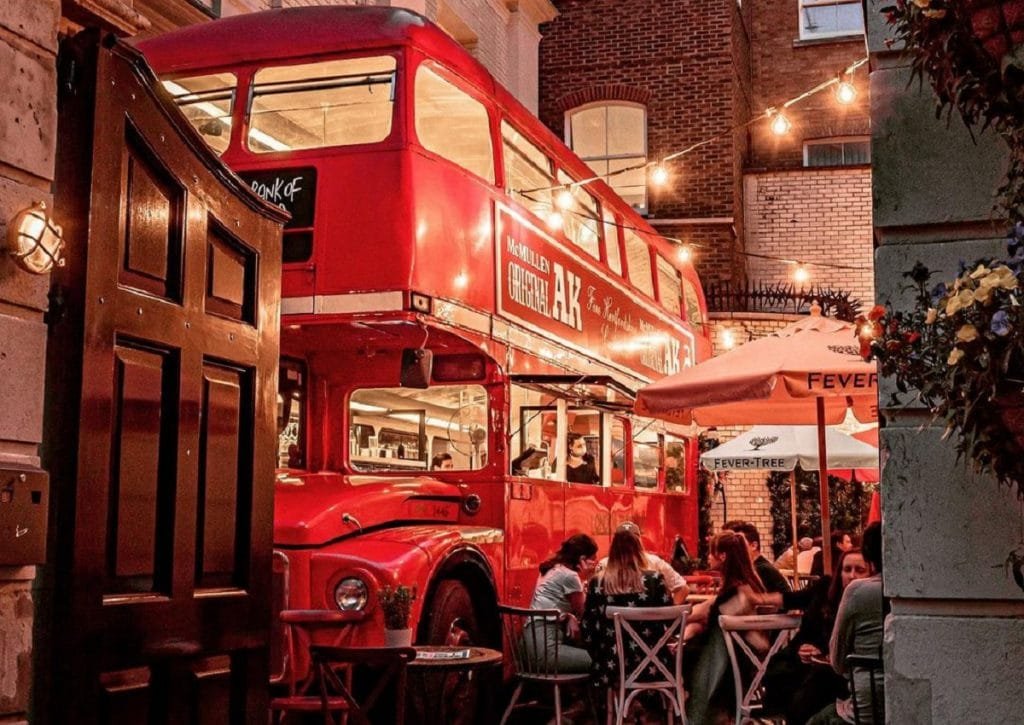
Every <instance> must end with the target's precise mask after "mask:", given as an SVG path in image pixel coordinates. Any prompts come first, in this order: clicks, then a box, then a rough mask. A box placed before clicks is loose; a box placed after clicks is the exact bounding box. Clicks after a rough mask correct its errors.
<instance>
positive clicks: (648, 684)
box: [605, 604, 690, 725]
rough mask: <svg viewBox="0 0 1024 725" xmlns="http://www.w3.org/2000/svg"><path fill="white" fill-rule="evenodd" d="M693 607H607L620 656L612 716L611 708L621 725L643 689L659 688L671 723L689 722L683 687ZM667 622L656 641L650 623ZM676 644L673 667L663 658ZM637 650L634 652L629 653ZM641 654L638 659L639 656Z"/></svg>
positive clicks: (611, 698)
mask: <svg viewBox="0 0 1024 725" xmlns="http://www.w3.org/2000/svg"><path fill="white" fill-rule="evenodd" d="M689 613H690V607H689V606H688V605H685V604H682V605H678V606H670V607H606V608H605V616H607V617H608V618H610V619H611V620H612V621H613V622H614V623H615V650H616V652H617V654H618V657H619V666H618V670H619V678H618V685H617V686H615V685H613V686H612V689H609V691H608V699H609V701H610V703H609V711H608V714H609V717H610V716H611V713H612V708H614V712H615V723H616V725H622V724H623V721H624V719H625V717H626V713H627V712H629V706H630V703H632V702H633V699H634V698H636V696H637V695H639V694H640V693H641V692H657V693H659V694H661V696H662V697H663V698H664V699H665V700H666V701H667V702H668V704H669V705H671V710H670V711H669V716H668V717H669V725H671V723H673V722H675V720H674V719H673V716H672V715H673V713H674V714H675V716H676V717H678V718H679V721H680V722H681V723H683V724H684V725H685V723H686V695H685V693H684V691H683V644H682V639H683V631H684V630H685V629H686V616H687V615H688V614H689ZM652 622H658V623H663V624H667V626H665V628H664V631H663V632H662V633H661V634H660V636H659V637H658V639H657V641H655V642H654V643H653V644H652V643H651V639H652V638H653V636H654V632H651V631H650V630H649V624H650V623H652ZM673 642H675V643H677V646H676V648H675V652H674V653H673V654H672V656H671V660H672V667H671V668H670V667H667V666H666V665H665V662H664V661H662V659H661V655H662V654H663V653H664V652H671V650H670V645H671V644H672V643H673ZM629 652H634V653H636V654H635V655H628V654H627V653H629ZM637 656H639V657H640V660H639V662H636V657H637Z"/></svg>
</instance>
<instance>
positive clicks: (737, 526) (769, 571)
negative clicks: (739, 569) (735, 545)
mask: <svg viewBox="0 0 1024 725" xmlns="http://www.w3.org/2000/svg"><path fill="white" fill-rule="evenodd" d="M722 529H723V530H725V531H735V532H736V533H737V534H743V538H744V539H746V541H747V548H748V550H749V551H750V559H751V561H753V562H754V569H755V570H756V571H757V576H758V578H760V580H761V583H762V584H764V588H765V589H766V590H768V591H769V592H788V591H789V584H787V583H786V577H784V576H782V574H780V573H779V570H778V569H776V568H775V567H774V566H772V563H771V562H770V561H768V560H767V559H766V558H765V557H764V555H762V554H761V534H760V533H759V532H758V530H757V527H756V526H754V525H753V524H752V523H750V522H748V521H726V522H725V523H724V524H723V525H722Z"/></svg>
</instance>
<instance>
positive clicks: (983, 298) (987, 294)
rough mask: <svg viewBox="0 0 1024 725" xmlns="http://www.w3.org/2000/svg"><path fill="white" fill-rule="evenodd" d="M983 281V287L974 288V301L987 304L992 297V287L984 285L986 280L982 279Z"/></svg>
mask: <svg viewBox="0 0 1024 725" xmlns="http://www.w3.org/2000/svg"><path fill="white" fill-rule="evenodd" d="M982 282H983V284H982V285H981V287H979V288H978V289H976V290H974V301H975V302H980V303H981V304H983V305H987V304H988V301H989V300H990V299H992V287H986V286H985V285H984V280H982Z"/></svg>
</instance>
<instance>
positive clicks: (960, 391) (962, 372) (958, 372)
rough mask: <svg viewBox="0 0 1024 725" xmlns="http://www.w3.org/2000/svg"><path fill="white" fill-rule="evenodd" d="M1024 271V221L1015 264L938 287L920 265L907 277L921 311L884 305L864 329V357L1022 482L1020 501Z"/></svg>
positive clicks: (971, 450)
mask: <svg viewBox="0 0 1024 725" xmlns="http://www.w3.org/2000/svg"><path fill="white" fill-rule="evenodd" d="M1022 267H1024V223H1018V224H1017V225H1015V227H1014V232H1013V233H1012V234H1011V235H1010V243H1009V246H1008V255H1007V259H1005V260H993V259H980V260H977V261H975V262H974V263H972V264H970V265H961V271H960V274H959V276H957V278H956V279H954V280H952V281H951V282H949V283H940V284H937V285H935V286H934V287H932V286H931V283H930V280H931V277H932V273H931V272H930V271H929V270H928V268H927V267H925V266H924V265H923V264H921V263H920V262H919V263H918V264H917V265H915V267H914V268H913V269H912V270H911V271H909V272H907V273H905V275H904V276H905V277H906V278H907V280H908V289H910V290H912V291H913V292H914V297H915V303H914V307H913V308H911V309H910V310H908V311H895V310H893V309H892V308H891V307H883V306H881V305H879V306H876V307H875V308H874V309H873V310H872V311H871V313H870V314H869V315H868V317H866V318H863V319H860V320H858V323H857V324H858V329H859V330H860V334H861V342H862V345H861V351H862V353H864V354H865V357H868V358H870V357H874V358H875V359H876V360H878V362H879V370H880V372H881V373H882V374H883V375H888V376H891V377H892V378H893V379H894V381H895V383H896V388H897V390H898V391H899V392H900V393H910V392H911V390H914V391H916V397H917V399H919V400H920V401H922V402H923V403H924V404H925V405H927V406H928V407H929V409H930V410H931V412H932V414H933V415H934V416H935V418H936V420H940V421H941V422H942V423H943V424H944V425H945V428H946V436H951V435H955V436H956V448H957V453H958V455H959V456H966V457H967V458H969V459H971V460H972V461H973V462H974V463H975V465H976V467H977V468H978V469H980V470H982V471H985V472H987V473H991V474H993V475H994V476H995V477H996V478H997V479H998V480H999V482H1000V483H1003V484H1006V485H1008V486H1011V487H1013V486H1016V488H1017V494H1018V496H1024V489H1022V485H1024V446H1022V444H1021V437H1020V434H1021V433H1022V432H1024V420H1021V416H1020V413H1019V412H1018V411H1020V410H1021V408H1022V406H1024V307H1022V306H1021V300H1020V284H1019V276H1020V274H1021V272H1022ZM894 402H898V401H894Z"/></svg>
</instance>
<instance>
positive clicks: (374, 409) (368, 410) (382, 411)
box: [349, 400, 449, 428]
mask: <svg viewBox="0 0 1024 725" xmlns="http://www.w3.org/2000/svg"><path fill="white" fill-rule="evenodd" d="M349 408H351V409H352V410H353V411H355V412H357V413H365V414H367V415H381V416H384V417H387V418H394V419H395V420H404V421H406V422H408V423H419V422H420V418H419V416H418V415H417V414H416V413H402V412H398V411H394V410H391V409H390V408H382V407H380V406H379V405H367V404H366V403H359V402H356V401H354V400H353V401H352V402H350V403H349ZM423 422H424V423H426V424H427V425H432V426H435V427H438V428H445V427H447V426H448V423H449V421H447V420H443V419H441V418H435V417H433V416H430V415H428V416H426V417H425V418H424V419H423Z"/></svg>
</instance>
